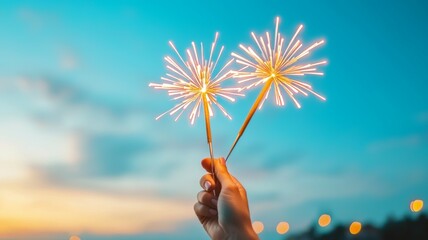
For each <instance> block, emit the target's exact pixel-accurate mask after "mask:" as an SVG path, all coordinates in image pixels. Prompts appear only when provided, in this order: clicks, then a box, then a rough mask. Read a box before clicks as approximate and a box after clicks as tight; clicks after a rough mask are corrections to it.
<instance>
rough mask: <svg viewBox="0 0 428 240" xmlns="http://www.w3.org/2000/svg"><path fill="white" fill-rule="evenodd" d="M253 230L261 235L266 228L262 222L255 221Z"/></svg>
mask: <svg viewBox="0 0 428 240" xmlns="http://www.w3.org/2000/svg"><path fill="white" fill-rule="evenodd" d="M253 229H254V232H256V233H257V234H259V233H261V232H263V229H265V226H264V225H263V223H262V222H260V221H255V222H253Z"/></svg>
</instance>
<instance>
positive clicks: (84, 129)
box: [0, 0, 428, 240]
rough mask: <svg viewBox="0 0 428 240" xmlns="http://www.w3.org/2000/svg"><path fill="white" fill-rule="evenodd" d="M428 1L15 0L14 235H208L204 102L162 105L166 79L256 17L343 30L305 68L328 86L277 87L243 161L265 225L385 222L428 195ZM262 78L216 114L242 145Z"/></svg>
mask: <svg viewBox="0 0 428 240" xmlns="http://www.w3.org/2000/svg"><path fill="white" fill-rule="evenodd" d="M427 11H428V3H426V2H424V1H416V0H409V1H406V2H403V1H398V0H394V1H369V0H349V1H343V0H328V1H309V0H302V1H286V0H267V1H263V2H262V1H252V0H251V1H225V0H220V1H215V2H213V1H196V0H195V1H157V2H154V1H83V0H81V1H73V2H70V1H43V2H36V1H2V2H1V3H0V226H1V227H0V239H30V240H31V239H68V238H69V237H70V236H71V235H78V236H80V237H81V239H84V240H107V239H119V240H131V239H207V237H206V235H205V233H204V232H203V230H202V228H201V227H200V226H199V224H198V221H197V218H196V217H195V215H194V212H193V203H194V202H195V201H196V194H197V192H198V191H200V187H199V178H200V176H201V175H202V174H204V171H203V170H202V168H201V167H200V160H201V159H202V158H204V157H206V156H208V148H207V146H206V140H205V130H204V124H203V119H202V118H200V119H198V121H197V122H196V124H195V125H193V126H191V125H190V124H189V122H188V121H186V118H184V117H183V118H181V119H180V120H179V121H178V122H174V121H173V118H170V117H168V116H166V117H164V118H162V119H160V120H158V121H155V120H154V118H155V117H156V116H157V115H159V114H160V113H162V112H164V111H166V110H168V109H169V108H171V107H172V106H173V105H174V103H173V102H172V101H170V100H169V99H168V97H167V95H166V94H165V93H164V92H160V91H155V90H153V89H151V88H149V87H148V84H149V83H150V82H160V77H161V76H162V75H164V73H165V62H164V60H163V58H164V57H165V56H167V55H171V56H174V52H173V50H172V49H170V47H169V46H168V41H169V40H172V41H174V43H175V45H176V46H177V48H178V49H179V51H182V52H183V51H184V50H185V49H186V48H188V47H190V43H191V42H192V41H195V42H197V43H199V42H204V44H206V45H208V44H210V43H211V42H212V40H213V38H214V35H215V32H216V31H219V32H220V39H219V44H221V45H224V46H225V55H224V57H223V63H225V62H226V61H227V60H228V59H230V54H231V52H232V51H236V52H239V49H238V45H239V44H241V43H243V44H251V45H253V42H252V39H251V36H250V32H251V31H254V32H255V33H257V34H261V33H264V32H265V31H271V32H272V31H273V30H274V19H275V17H276V16H279V17H280V18H281V25H280V32H281V33H282V34H284V35H285V36H286V37H290V35H292V34H293V33H294V31H295V30H296V28H297V27H298V25H299V24H304V25H305V28H304V30H303V34H302V35H301V36H302V39H303V42H304V43H306V44H309V43H311V42H314V41H315V40H319V39H325V40H326V44H325V45H324V46H322V47H321V48H319V49H318V50H316V51H315V52H313V54H312V55H311V56H310V57H309V58H308V60H310V59H311V60H317V59H319V58H322V59H324V58H325V59H328V64H327V65H326V66H324V67H321V69H322V70H323V71H324V72H325V75H324V76H322V77H318V76H314V77H309V78H305V80H306V81H310V82H311V83H312V85H313V86H314V89H316V90H317V92H319V93H321V94H323V95H324V96H326V97H327V101H325V102H322V101H319V100H318V99H317V98H315V97H313V96H309V97H300V98H299V100H300V102H301V104H302V109H296V107H295V106H294V105H292V104H291V103H290V102H287V104H286V106H285V107H282V108H280V107H277V106H275V105H274V104H273V100H272V99H271V101H268V102H266V104H265V106H264V107H263V109H262V110H261V111H259V112H257V113H256V114H255V116H254V118H253V120H252V122H251V124H250V126H249V128H248V129H247V131H246V132H245V135H244V137H243V138H242V139H241V141H240V142H239V144H238V146H237V147H236V149H235V151H234V153H233V155H232V156H231V158H230V161H228V165H229V168H230V171H231V172H232V173H233V174H234V175H235V176H237V178H239V179H240V180H241V182H242V183H243V184H244V185H245V186H246V188H247V191H248V195H249V199H250V206H251V210H252V216H253V220H259V221H262V222H263V223H264V224H265V231H264V232H263V233H262V234H261V237H262V238H263V239H281V237H280V236H278V235H277V234H276V233H275V228H276V224H277V223H278V222H279V221H287V222H289V223H290V231H292V232H293V231H299V230H302V229H304V228H306V227H307V226H309V225H311V224H313V223H314V222H315V221H316V219H317V217H318V216H319V215H320V214H323V213H329V214H331V215H332V218H333V224H334V223H338V222H351V221H356V220H357V221H361V222H362V223H363V225H364V223H367V222H373V223H375V224H381V223H383V221H384V220H385V219H386V218H387V217H388V216H395V217H402V216H403V215H404V214H407V213H409V207H408V205H409V202H410V201H411V200H413V199H415V198H420V199H425V201H426V200H427V199H428V192H427V191H426V188H427V186H428V159H427V157H428V95H427V94H426V90H427V89H428V77H427V76H426V75H425V73H424V71H425V70H426V69H428V49H427V47H426V42H428V28H427V27H426V23H427V22H428V15H427V14H426V12H427ZM257 92H258V91H257V90H252V91H249V92H248V93H247V94H246V95H247V96H246V97H245V98H240V99H238V101H237V102H236V103H229V102H222V103H224V105H225V107H226V108H227V109H228V111H229V113H230V114H231V115H232V117H233V120H232V121H229V120H228V119H226V118H224V117H223V116H222V115H221V113H219V112H217V113H216V115H215V116H214V118H213V119H212V130H213V140H214V153H215V155H216V156H224V155H225V154H227V151H228V149H229V147H230V145H231V144H232V142H233V140H234V138H235V134H236V133H237V131H238V129H239V127H240V125H241V123H242V121H243V120H244V118H245V116H246V113H247V111H248V109H249V108H250V106H251V104H252V102H253V101H254V99H255V98H256V94H257Z"/></svg>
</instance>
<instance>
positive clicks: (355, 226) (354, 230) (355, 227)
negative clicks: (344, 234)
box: [349, 222, 362, 235]
mask: <svg viewBox="0 0 428 240" xmlns="http://www.w3.org/2000/svg"><path fill="white" fill-rule="evenodd" d="M361 228H362V225H361V223H360V222H353V223H351V225H350V226H349V232H350V233H351V234H352V235H357V234H358V233H360V232H361Z"/></svg>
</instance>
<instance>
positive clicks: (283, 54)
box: [226, 17, 327, 160]
mask: <svg viewBox="0 0 428 240" xmlns="http://www.w3.org/2000/svg"><path fill="white" fill-rule="evenodd" d="M278 28H279V17H277V18H276V26H275V35H274V39H273V42H271V37H270V34H269V32H266V35H265V36H263V35H262V36H260V37H259V38H258V37H257V36H256V35H255V34H254V33H251V36H252V37H253V39H254V42H255V43H256V45H257V47H258V51H255V50H253V48H251V47H246V46H244V45H239V47H240V48H241V49H242V50H243V51H244V52H245V53H246V54H247V55H248V56H249V58H245V57H243V56H242V55H239V54H236V53H232V56H233V57H235V58H236V62H237V63H238V64H240V65H242V66H243V67H242V68H241V69H239V70H238V71H236V74H235V76H234V78H237V79H239V81H238V82H239V83H241V84H245V85H246V86H245V87H244V88H243V89H250V88H253V87H255V86H259V85H262V84H263V85H264V86H263V88H262V90H261V91H260V94H259V96H258V97H257V99H256V101H255V102H254V104H253V106H252V108H251V109H250V111H249V113H248V115H247V117H246V119H245V121H244V123H243V125H242V127H241V129H240V131H239V133H238V136H237V137H236V139H235V142H234V143H233V145H232V147H231V149H230V151H229V154H228V155H227V157H226V160H227V159H228V158H229V156H230V154H231V153H232V151H233V149H234V148H235V146H236V144H237V143H238V141H239V139H240V138H241V136H242V134H243V133H244V131H245V129H246V128H247V126H248V124H249V122H250V120H251V118H252V117H253V115H254V113H255V112H256V110H257V109H260V108H261V107H262V106H263V103H264V102H265V100H266V99H267V98H268V96H269V93H270V91H271V89H273V92H274V96H275V102H276V104H277V105H279V106H284V105H285V99H284V96H283V93H284V92H285V93H286V95H288V97H289V98H290V99H291V100H292V101H293V102H294V104H295V105H296V106H297V108H300V107H301V106H300V104H299V102H298V101H297V99H296V95H298V94H302V95H304V96H308V93H311V94H313V95H315V96H317V97H318V98H320V99H321V100H325V98H324V97H323V96H321V95H319V94H318V93H316V92H315V91H314V90H312V86H311V85H310V84H308V83H306V82H302V81H299V80H296V79H294V76H305V75H323V73H322V72H319V71H318V70H317V66H319V65H324V64H326V63H327V61H325V60H323V61H318V62H314V63H305V64H303V63H300V60H301V59H302V58H304V57H305V56H308V55H309V54H310V52H311V51H312V50H313V49H315V48H317V47H318V46H320V45H322V44H323V43H324V40H321V41H318V42H315V43H314V44H312V45H310V46H309V47H306V48H304V47H303V44H302V42H301V40H297V38H298V35H299V33H300V32H301V30H302V28H303V25H300V26H299V28H298V29H297V31H296V33H295V34H294V35H293V37H292V38H291V40H290V41H289V42H288V44H285V38H284V37H283V36H282V35H281V34H280V33H279V32H278Z"/></svg>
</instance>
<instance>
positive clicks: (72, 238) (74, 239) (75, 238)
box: [69, 236, 80, 240]
mask: <svg viewBox="0 0 428 240" xmlns="http://www.w3.org/2000/svg"><path fill="white" fill-rule="evenodd" d="M69 240H80V237H78V236H71V237H70V239H69Z"/></svg>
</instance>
